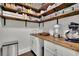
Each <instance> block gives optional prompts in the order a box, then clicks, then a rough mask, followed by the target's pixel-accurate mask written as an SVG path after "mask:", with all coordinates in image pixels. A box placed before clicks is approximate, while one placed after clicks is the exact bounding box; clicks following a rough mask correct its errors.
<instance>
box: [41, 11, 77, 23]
mask: <svg viewBox="0 0 79 59" xmlns="http://www.w3.org/2000/svg"><path fill="white" fill-rule="evenodd" d="M78 14H79V10H76V11H73V12H70V13H65V14H62V15H59V16H56V17H51V18H49V19H46V20H42V21H41V23H42V22H47V21H52V20H56V19H61V18H65V17H69V16H74V15H78Z"/></svg>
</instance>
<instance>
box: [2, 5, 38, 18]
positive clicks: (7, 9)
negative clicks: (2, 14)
mask: <svg viewBox="0 0 79 59" xmlns="http://www.w3.org/2000/svg"><path fill="white" fill-rule="evenodd" d="M3 9H4V10H6V11H10V12H15V13H16V12H18V11H17V10H15V9H12V8H9V7H6V6H3ZM20 13H21V14H22V13H25V14H27V15H28V16H32V17H36V18H39V17H40V16H37V15H34V14H30V13H26V12H20Z"/></svg>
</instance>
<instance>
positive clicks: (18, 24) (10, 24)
mask: <svg viewBox="0 0 79 59" xmlns="http://www.w3.org/2000/svg"><path fill="white" fill-rule="evenodd" d="M6 27H16V28H18V27H19V28H21V27H25V22H24V21H16V20H7V19H6Z"/></svg>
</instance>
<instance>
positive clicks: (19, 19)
mask: <svg viewBox="0 0 79 59" xmlns="http://www.w3.org/2000/svg"><path fill="white" fill-rule="evenodd" d="M0 17H2V18H6V19H11V20H18V21H27V22H33V23H39V21H36V20H35V21H33V20H27V19H21V18H15V17H10V16H5V15H1V14H0Z"/></svg>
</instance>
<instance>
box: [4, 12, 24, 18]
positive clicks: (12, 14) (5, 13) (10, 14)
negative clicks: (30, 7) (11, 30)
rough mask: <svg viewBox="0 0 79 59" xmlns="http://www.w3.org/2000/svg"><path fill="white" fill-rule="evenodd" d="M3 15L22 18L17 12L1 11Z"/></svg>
mask: <svg viewBox="0 0 79 59" xmlns="http://www.w3.org/2000/svg"><path fill="white" fill-rule="evenodd" d="M3 16H9V17H14V18H21V19H23V16H22V15H20V14H18V13H12V12H7V11H3Z"/></svg>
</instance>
